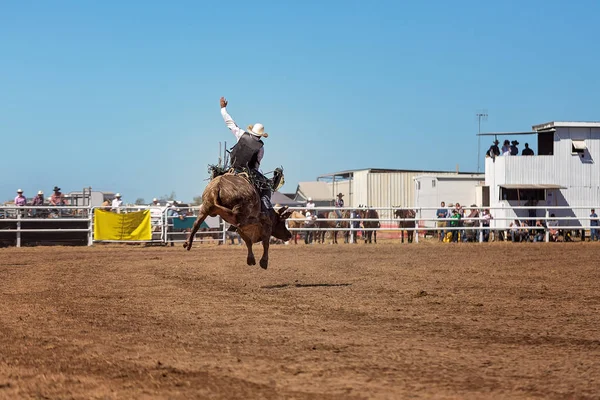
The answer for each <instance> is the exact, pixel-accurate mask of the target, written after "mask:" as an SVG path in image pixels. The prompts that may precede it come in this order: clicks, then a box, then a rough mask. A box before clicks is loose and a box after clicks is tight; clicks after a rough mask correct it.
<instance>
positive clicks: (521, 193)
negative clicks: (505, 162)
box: [500, 188, 546, 201]
mask: <svg viewBox="0 0 600 400" xmlns="http://www.w3.org/2000/svg"><path fill="white" fill-rule="evenodd" d="M530 199H531V200H537V201H544V200H546V190H545V189H506V188H500V200H521V201H527V200H530Z"/></svg>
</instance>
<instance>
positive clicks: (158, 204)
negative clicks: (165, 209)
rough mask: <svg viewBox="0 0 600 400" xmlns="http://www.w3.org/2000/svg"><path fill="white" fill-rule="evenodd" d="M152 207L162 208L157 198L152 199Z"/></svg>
mask: <svg viewBox="0 0 600 400" xmlns="http://www.w3.org/2000/svg"><path fill="white" fill-rule="evenodd" d="M152 205H153V206H157V207H159V206H160V202H159V201H158V199H157V198H156V197H155V198H153V199H152Z"/></svg>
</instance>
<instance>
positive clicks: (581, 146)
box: [571, 140, 585, 154]
mask: <svg viewBox="0 0 600 400" xmlns="http://www.w3.org/2000/svg"><path fill="white" fill-rule="evenodd" d="M583 153H585V140H571V154H583Z"/></svg>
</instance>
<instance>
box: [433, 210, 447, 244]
mask: <svg viewBox="0 0 600 400" xmlns="http://www.w3.org/2000/svg"><path fill="white" fill-rule="evenodd" d="M436 216H437V218H438V219H445V218H448V209H447V208H446V203H445V202H443V201H442V202H441V204H440V208H438V210H437V211H436ZM446 225H447V223H446V221H438V222H437V227H438V237H439V239H440V242H442V241H443V240H444V235H445V234H446V231H445V230H444V229H439V228H445V227H446Z"/></svg>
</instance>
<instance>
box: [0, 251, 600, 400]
mask: <svg viewBox="0 0 600 400" xmlns="http://www.w3.org/2000/svg"><path fill="white" fill-rule="evenodd" d="M256 250H257V251H258V255H260V254H261V250H260V248H259V247H258V246H257V247H256ZM271 250H272V253H271V260H270V261H271V264H270V266H269V269H268V270H266V271H264V270H261V269H260V268H259V267H258V266H254V267H249V266H246V265H245V250H244V249H243V248H242V247H239V246H213V245H199V246H196V247H195V248H193V249H192V251H190V252H186V251H184V250H183V248H180V247H174V248H171V247H169V248H151V247H142V246H95V247H92V248H83V247H79V248H67V247H53V248H49V247H37V248H27V249H15V248H12V249H2V250H0V321H1V324H0V349H1V350H0V398H3V399H14V398H36V399H37V398H41V399H71V398H75V399H90V398H100V399H131V398H135V399H154V398H164V399H190V398H199V399H201V398H211V399H218V398H221V399H232V398H262V399H279V398H287V399H309V398H311V399H312V398H317V399H334V398H335V399H349V398H388V399H397V398H460V399H482V398H493V399H498V398H545V399H553V398H554V399H565V398H599V396H600V332H599V329H600V328H599V327H600V317H599V316H600V292H599V289H598V287H599V282H600V263H599V262H598V255H599V254H600V245H597V244H596V243H567V244H562V243H540V244H537V243H536V244H512V243H484V244H438V243H419V244H411V245H408V244H405V245H401V244H398V243H394V244H378V245H371V246H369V245H363V244H358V245H337V246H330V245H311V246H305V245H298V246H293V245H290V246H272V248H271Z"/></svg>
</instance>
